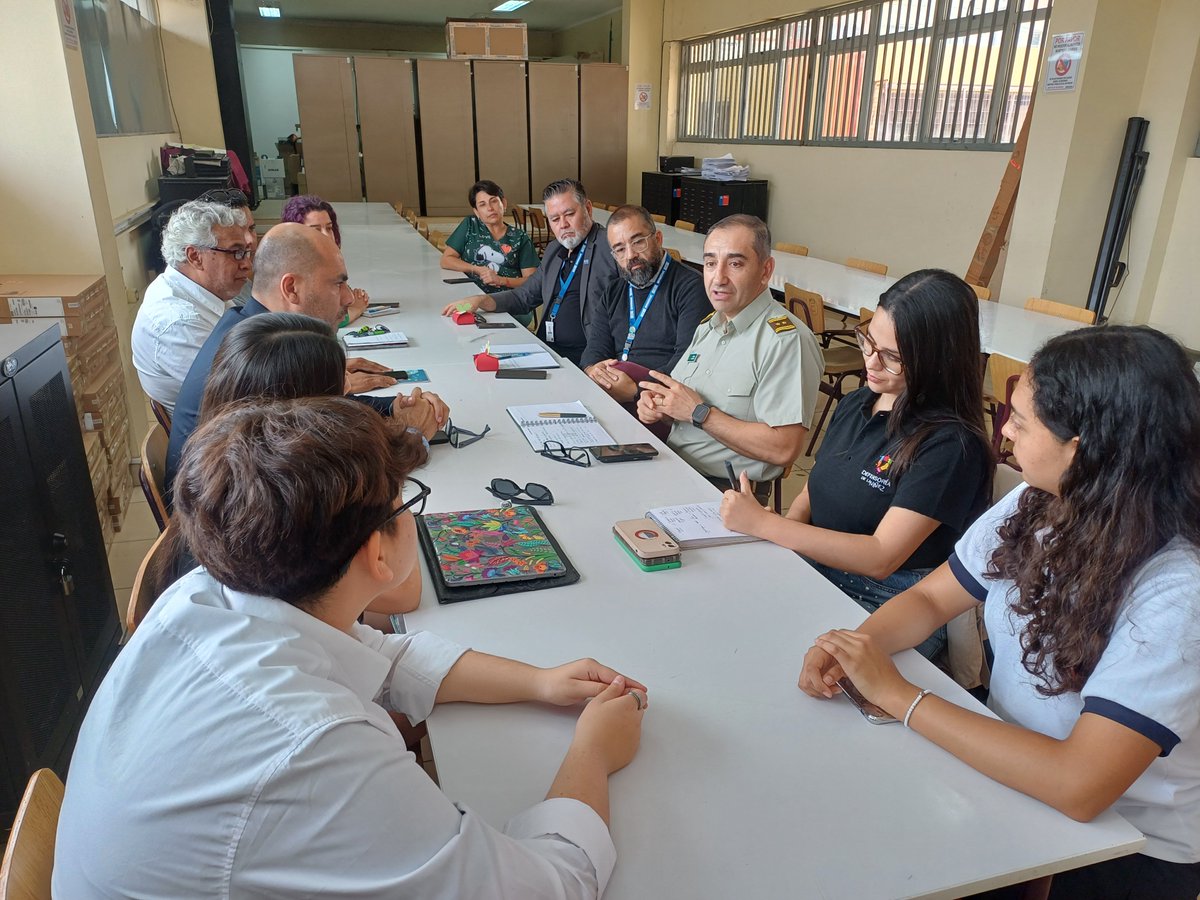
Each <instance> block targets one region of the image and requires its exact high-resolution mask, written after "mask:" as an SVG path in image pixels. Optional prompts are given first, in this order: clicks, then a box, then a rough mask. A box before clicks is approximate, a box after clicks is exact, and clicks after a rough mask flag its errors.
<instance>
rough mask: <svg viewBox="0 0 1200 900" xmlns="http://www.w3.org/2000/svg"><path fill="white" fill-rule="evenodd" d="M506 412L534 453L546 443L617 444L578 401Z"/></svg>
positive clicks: (579, 445) (593, 445)
mask: <svg viewBox="0 0 1200 900" xmlns="http://www.w3.org/2000/svg"><path fill="white" fill-rule="evenodd" d="M507 409H508V414H509V415H510V416H512V418H513V421H514V422H516V423H517V427H518V428H520V429H521V434H523V435H525V440H527V441H529V446H531V447H532V448H533V449H534V450H541V449H542V445H543V444H544V443H545V442H546V441H558V442H560V443H561V444H562V445H563V446H564V447H599V446H601V445H605V446H611V445H613V444H615V443H616V441H615V440H613V436H612V435H611V434H609V433H608V432H607V431H605V430H604V426H603V425H601V424H600V423H599V422H597V421H596V417H595V416H593V415H592V414H591V413H590V412H588V408H587V407H586V406H584V405H583V404H582V403H580V402H579V401H578V400H573V401H571V402H570V403H534V404H530V405H528V406H509V407H507ZM542 413H559V414H566V415H567V418H555V417H554V416H553V415H549V416H545V415H542Z"/></svg>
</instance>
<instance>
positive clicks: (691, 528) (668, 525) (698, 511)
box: [646, 500, 761, 550]
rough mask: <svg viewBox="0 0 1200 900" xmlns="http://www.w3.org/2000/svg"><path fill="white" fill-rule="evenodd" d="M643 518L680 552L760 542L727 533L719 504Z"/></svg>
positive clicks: (661, 509) (654, 512)
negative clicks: (673, 541)
mask: <svg viewBox="0 0 1200 900" xmlns="http://www.w3.org/2000/svg"><path fill="white" fill-rule="evenodd" d="M646 518H648V519H653V520H654V521H655V522H657V523H658V524H659V525H661V526H662V527H663V529H664V530H665V531H666V532H667V534H669V535H670V536H671V537H672V538H673V539H674V540H675V543H677V544H678V545H679V547H680V549H683V550H693V549H695V548H697V547H719V546H721V545H722V544H746V543H749V542H750V541H757V540H761V538H756V537H754V536H753V535H750V534H742V533H741V532H738V531H730V530H729V529H728V528H726V527H725V526H724V525H722V524H721V501H720V500H713V501H710V502H708V503H684V504H681V505H680V506H661V507H659V508H658V509H652V510H649V511H648V512H647V513H646Z"/></svg>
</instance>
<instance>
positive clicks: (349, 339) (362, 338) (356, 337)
mask: <svg viewBox="0 0 1200 900" xmlns="http://www.w3.org/2000/svg"><path fill="white" fill-rule="evenodd" d="M342 343H344V344H345V345H346V349H347V350H378V349H380V348H381V347H407V346H408V335H406V334H405V333H404V332H403V331H385V332H384V333H383V334H355V333H354V332H353V331H351V332H347V333H346V334H344V335H342Z"/></svg>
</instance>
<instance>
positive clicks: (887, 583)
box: [808, 559, 946, 659]
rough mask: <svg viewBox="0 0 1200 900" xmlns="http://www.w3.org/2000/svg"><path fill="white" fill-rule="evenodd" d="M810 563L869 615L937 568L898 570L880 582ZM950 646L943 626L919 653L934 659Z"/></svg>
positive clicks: (922, 646) (921, 647) (917, 647)
mask: <svg viewBox="0 0 1200 900" xmlns="http://www.w3.org/2000/svg"><path fill="white" fill-rule="evenodd" d="M808 562H809V564H810V565H811V566H812V567H813V568H814V569H816V570H817V571H818V572H820V573H821V574H822V575H824V576H825V577H826V578H827V579H828V580H829V581H832V582H833V583H834V584H835V585H837V587H838V588H839V589H840V590H841V591H842V593H844V594H845V595H846V596H848V597H849V598H850V599H851V600H853V601H854V602H855V603H857V604H858V605H859V606H861V607H862V608H863V609H865V610H866V611H867V612H869V613H873V612H875V610H877V609H879V607H881V606H883V604H885V603H887V601H889V600H891V599H892V598H893V597H895V596H896V595H897V594H899V593H901V592H903V591H906V590H908V589H909V588H910V587H912V586H913V585H914V584H916V583H917V582H918V581H920V580H921V579H922V578H924V577H925V576H926V575H928V574H929V573H930V572H932V571H933V569H898V570H896V571H895V572H893V573H892V574H891V575H889V576H888V577H887V578H885V579H883V580H882V581H879V580H877V579H875V578H869V577H868V576H866V575H855V574H854V573H852V572H843V571H842V570H841V569H833V568H830V567H829V566H824V565H821V563H819V562H814V561H813V560H811V559H810V560H808ZM945 646H946V626H945V625H943V626H942V627H941V628H939V629H938V630H937V631H935V632H934V633H933V634H931V635H930V636H929V637H927V638H926V639H925V640H923V641H922V642H921V643H920V644H918V645H917V646H916V648H915V649H916V651H917V652H918V653H920V654H921V655H922V656H924V657H925V658H926V659H933V658H934V657H935V656H937V655H938V654H939V653H941V652H942V650H943V649H944V648H945Z"/></svg>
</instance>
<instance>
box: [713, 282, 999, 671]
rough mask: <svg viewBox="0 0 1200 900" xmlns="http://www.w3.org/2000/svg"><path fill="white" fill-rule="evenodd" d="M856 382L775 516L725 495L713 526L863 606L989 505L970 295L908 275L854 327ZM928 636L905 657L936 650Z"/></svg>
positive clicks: (742, 495)
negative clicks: (807, 570)
mask: <svg viewBox="0 0 1200 900" xmlns="http://www.w3.org/2000/svg"><path fill="white" fill-rule="evenodd" d="M855 334H856V336H857V338H858V344H859V347H860V348H861V349H862V353H863V368H864V369H865V371H866V376H867V377H866V381H865V383H864V384H863V386H862V387H861V388H859V389H858V390H857V391H854V392H853V393H851V394H849V395H847V396H846V397H845V398H844V399H843V400H842V401H841V402H840V403H838V406H837V410H836V411H835V412H834V414H833V419H832V421H830V423H829V428H828V430H827V431H826V432H825V437H824V439H823V440H822V441H821V449H820V450H818V451H817V459H816V462H815V463H814V464H813V469H812V474H811V475H810V476H809V478H808V482H807V484H805V486H804V490H803V491H801V492H800V496H799V497H797V498H796V501H795V502H794V503H793V504H792V506H791V508H790V509H789V510H788V513H787V515H786V516H778V515H775V513H773V512H771V511H770V510H768V509H765V508H763V506H762V505H761V504H759V503H758V502H757V501H756V500H755V499H754V495H753V494H752V493H751V492H750V490H749V483H748V482H747V483H746V484H745V485H743V490H742V491H741V492H737V491H726V492H725V496H724V498H723V499H722V501H721V519H722V521H723V522H724V524H725V527H727V528H730V529H732V530H734V531H740V532H743V533H745V534H752V535H754V536H755V537H760V538H763V539H764V540H768V541H772V542H774V543H776V544H780V545H782V546H784V547H787V548H788V549H789V550H794V551H796V552H797V553H800V554H803V555H804V557H805V558H806V559H807V560H808V561H809V562H810V563H812V565H813V567H814V568H815V569H816V570H817V571H818V572H820V573H821V574H822V575H824V576H825V577H826V578H827V579H829V580H830V581H832V582H833V583H834V584H835V585H837V586H838V587H839V588H840V589H841V590H842V591H843V592H844V593H845V594H847V595H848V596H849V597H851V598H852V599H853V600H854V601H855V602H857V603H858V604H859V605H860V606H862V607H863V608H864V609H866V610H867V611H868V612H874V611H875V610H877V609H879V607H880V606H882V605H883V604H884V603H885V602H887V601H889V600H890V599H891V598H892V597H895V596H896V595H897V594H899V593H900V592H901V591H904V590H906V589H908V588H910V587H912V586H913V585H914V584H916V583H917V582H918V581H920V580H921V578H923V577H924V576H925V575H928V574H929V573H930V572H931V571H933V569H934V568H935V567H937V566H939V565H941V564H942V563H944V562H945V561H946V559H947V557H949V556H950V552H951V551H952V550H953V549H954V543H955V542H956V541H957V540H958V539H959V538H961V537H962V536H963V532H965V531H966V530H967V526H968V525H970V524H971V523H972V522H973V521H975V519H976V518H977V517H978V516H979V514H980V513H982V512H983V511H984V510H985V509H986V508H987V505H988V500H989V498H990V496H991V486H992V471H993V468H994V466H993V464H992V449H991V444H990V443H989V441H988V439H987V435H986V433H985V432H984V429H983V383H982V382H983V378H982V374H981V372H980V369H979V301H978V300H977V299H976V297H975V292H974V291H972V290H971V288H970V286H969V285H968V284H967V283H966V282H965V281H963V280H962V279H961V278H959V277H958V276H957V275H953V274H951V273H950V272H945V271H942V270H941V269H921V270H919V271H916V272H912V273H910V274H908V275H905V276H904V277H903V278H901V279H900V280H899V281H897V282H896V283H895V284H894V285H892V286H891V287H890V288H888V289H887V291H886V292H884V294H883V296H882V297H880V298H879V307H878V308H877V309H876V310H875V314H874V315H873V316H872V317H871V318H870V319H869V320H866V321H864V322H862V323H861V324H860V325H859V326H858V327H857V328H856V329H855ZM945 643H946V629H944V628H939V629H938V630H937V631H936V632H934V633H933V634H931V635H930V636H929V637H928V638H926V640H924V641H922V643H921V644H920V646H919V647H918V648H917V650H918V651H919V652H920V653H922V654H923V655H924V656H928V657H933V656H936V655H937V653H938V652H939V651H940V650H941V649H942V647H944V646H945Z"/></svg>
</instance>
